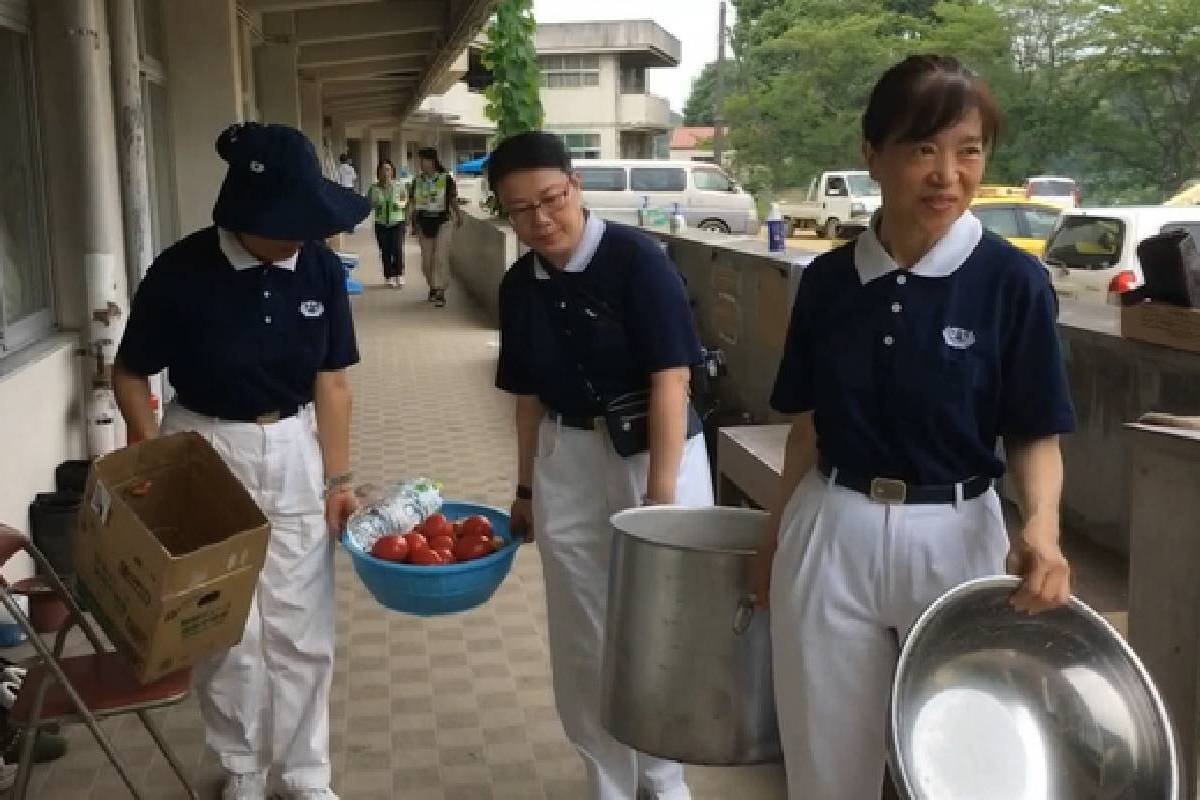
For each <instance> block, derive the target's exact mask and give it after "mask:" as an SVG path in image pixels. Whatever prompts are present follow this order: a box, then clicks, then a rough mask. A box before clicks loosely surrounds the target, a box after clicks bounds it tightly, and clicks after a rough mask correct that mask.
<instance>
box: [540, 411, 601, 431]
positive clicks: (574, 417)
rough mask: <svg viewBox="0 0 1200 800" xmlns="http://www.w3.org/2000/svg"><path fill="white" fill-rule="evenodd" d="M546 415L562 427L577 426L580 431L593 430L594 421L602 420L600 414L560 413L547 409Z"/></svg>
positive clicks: (594, 426)
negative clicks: (590, 415)
mask: <svg viewBox="0 0 1200 800" xmlns="http://www.w3.org/2000/svg"><path fill="white" fill-rule="evenodd" d="M546 416H547V417H549V418H550V419H551V420H553V421H554V422H557V423H558V424H560V425H562V426H564V427H567V428H578V429H579V430H581V431H594V430H595V429H596V423H597V422H602V421H603V419H604V418H603V417H600V416H593V417H588V416H584V415H582V414H560V413H558V412H557V411H548V412H546Z"/></svg>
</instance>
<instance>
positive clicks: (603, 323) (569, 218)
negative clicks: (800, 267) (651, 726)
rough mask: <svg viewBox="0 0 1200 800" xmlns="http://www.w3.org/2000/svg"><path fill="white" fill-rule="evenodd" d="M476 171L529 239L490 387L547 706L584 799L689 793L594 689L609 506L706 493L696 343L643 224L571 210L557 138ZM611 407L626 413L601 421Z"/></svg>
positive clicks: (510, 285) (534, 142)
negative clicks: (546, 645) (513, 454)
mask: <svg viewBox="0 0 1200 800" xmlns="http://www.w3.org/2000/svg"><path fill="white" fill-rule="evenodd" d="M488 180H489V183H490V185H491V187H492V189H493V190H494V191H495V192H496V196H497V198H498V199H499V200H500V202H501V204H502V205H503V207H504V209H505V210H506V212H507V213H508V216H509V219H510V220H512V224H513V229H514V230H515V231H516V234H517V236H518V237H519V238H520V240H521V241H522V242H523V243H524V244H525V245H527V246H528V247H529V248H530V250H531V252H529V253H527V254H526V255H524V256H522V257H521V258H520V259H518V260H517V262H516V263H515V264H513V266H512V267H511V268H510V269H509V270H508V272H507V273H506V274H505V276H504V280H503V281H502V282H501V285H500V362H499V367H498V370H497V377H496V385H497V386H499V387H500V388H501V389H503V390H505V391H507V392H510V393H511V394H514V395H516V400H517V412H516V427H517V475H518V478H517V491H516V494H517V496H516V499H515V500H514V501H513V504H512V521H513V524H514V527H515V528H517V529H521V528H523V529H524V530H525V532H526V537H527V538H533V539H536V541H537V545H538V550H539V553H540V555H541V558H542V565H543V574H544V576H545V580H546V610H547V623H548V628H549V639H550V663H551V667H552V668H553V671H554V697H555V704H556V706H557V708H558V714H559V717H560V718H561V719H562V723H563V727H564V728H565V729H566V733H567V737H568V738H569V739H570V740H571V742H572V744H574V745H575V747H576V748H577V749H578V750H579V753H580V755H581V756H582V757H583V759H584V765H585V767H586V773H587V794H586V797H588V798H589V799H590V800H632V798H634V797H638V798H656V799H661V800H687V798H690V796H691V795H690V793H689V792H688V788H687V785H686V784H685V783H684V780H683V770H682V768H681V767H680V766H679V765H678V764H675V763H673V762H667V761H662V760H660V759H656V758H651V757H648V756H646V755H643V754H640V753H637V752H635V751H633V750H631V749H630V748H628V747H626V746H624V745H622V744H620V743H619V742H617V741H616V740H615V739H613V738H612V736H610V735H609V734H608V733H607V732H606V731H605V730H604V728H603V727H602V726H601V724H600V691H599V687H600V657H601V646H602V642H603V630H604V619H605V605H606V600H607V588H608V568H609V545H610V543H611V533H610V530H609V523H608V519H609V517H610V516H611V515H612V514H614V513H616V512H618V511H621V510H623V509H626V508H631V507H635V506H638V505H641V504H658V503H664V504H665V503H673V504H679V505H690V506H705V505H712V502H713V493H712V481H711V478H710V477H709V467H708V456H707V453H706V452H705V446H704V437H703V436H702V435H701V429H700V424H699V422H700V421H699V418H698V417H697V415H696V412H695V411H694V410H693V409H692V407H691V403H690V401H689V398H688V382H689V377H690V368H691V366H692V365H694V364H697V363H699V361H700V358H701V349H700V342H699V339H698V337H697V334H696V327H695V323H694V321H693V319H692V313H691V309H690V308H689V306H688V302H687V296H686V294H685V292H684V287H683V281H682V280H681V279H680V277H679V273H678V272H677V271H676V269H675V267H674V265H672V264H671V262H670V261H669V260H668V259H667V257H666V256H665V255H664V254H663V252H662V250H661V249H660V248H659V246H658V244H657V243H656V242H654V241H653V240H652V239H650V238H649V237H648V236H646V235H645V234H643V233H641V232H640V231H638V230H637V229H635V228H630V227H628V226H625V225H618V224H616V223H613V222H605V221H604V220H602V219H600V218H599V217H597V216H596V215H595V214H590V213H588V212H587V211H586V210H585V209H584V208H583V205H582V200H581V198H580V184H579V177H578V176H577V175H576V174H575V173H574V172H573V171H572V170H571V159H570V156H569V155H568V153H567V150H566V148H565V147H564V145H563V143H562V141H561V140H560V139H559V138H558V137H557V136H553V135H551V134H548V133H541V132H532V133H523V134H519V135H517V136H514V137H512V138H510V139H507V140H505V141H504V142H502V143H501V144H500V146H499V147H497V148H496V150H495V152H494V153H492V155H491V158H490V159H489V162H488ZM617 414H620V415H622V416H624V417H626V418H634V419H636V420H638V421H637V422H635V423H634V424H632V425H631V426H630V427H631V429H630V430H628V431H626V430H624V429H623V427H622V426H620V425H610V424H608V422H607V420H609V419H612V418H613V417H614V415H617ZM534 534H536V536H535V535H534Z"/></svg>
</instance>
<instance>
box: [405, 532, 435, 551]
mask: <svg viewBox="0 0 1200 800" xmlns="http://www.w3.org/2000/svg"><path fill="white" fill-rule="evenodd" d="M404 541H406V542H408V552H409V553H411V554H414V555H415V554H416V552H417V551H418V550H428V549H429V540H428V539H426V538H425V537H424V536H423V535H422V534H420V533H418V532H417V531H409V532H408V533H406V534H404Z"/></svg>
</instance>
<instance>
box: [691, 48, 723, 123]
mask: <svg viewBox="0 0 1200 800" xmlns="http://www.w3.org/2000/svg"><path fill="white" fill-rule="evenodd" d="M732 65H733V64H732V62H729V61H726V62H725V85H726V86H729V85H731V83H732V81H730V77H731V76H730V67H731V66H732ZM716 86H717V62H715V61H710V62H709V63H707V64H705V65H704V69H702V70H700V74H699V75H697V76H696V79H695V80H693V81H692V92H691V94H689V95H688V99H687V102H686V103H684V104H683V124H684V125H687V126H688V127H698V126H709V125H712V124H713V93H714V91H715V90H716Z"/></svg>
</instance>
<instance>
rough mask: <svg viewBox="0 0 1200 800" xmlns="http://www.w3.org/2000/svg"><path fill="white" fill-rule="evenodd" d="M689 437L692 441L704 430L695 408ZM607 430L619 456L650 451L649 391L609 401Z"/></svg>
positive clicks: (690, 412) (691, 412)
mask: <svg viewBox="0 0 1200 800" xmlns="http://www.w3.org/2000/svg"><path fill="white" fill-rule="evenodd" d="M687 414H688V420H687V435H686V437H685V440H686V439H690V438H692V437H693V436H695V435H696V434H698V433H700V432H701V431H703V430H704V425H703V424H702V423H701V422H700V415H699V414H698V413H696V409H695V408H693V407H692V404H691V403H690V402H689V403H688V408H687ZM604 427H605V428H606V429H607V430H608V437H609V438H610V439H611V440H612V444H613V449H614V450H616V451H617V455H619V456H623V457H626V458H628V457H629V456H636V455H637V454H639V453H645V452H646V451H647V450H649V449H650V391H649V390H648V389H643V390H641V391H637V392H628V393H626V394H622V395H618V396H617V397H614V398H613V399H612V400H610V401H609V402H608V403H607V404H606V405H605V407H604Z"/></svg>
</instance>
